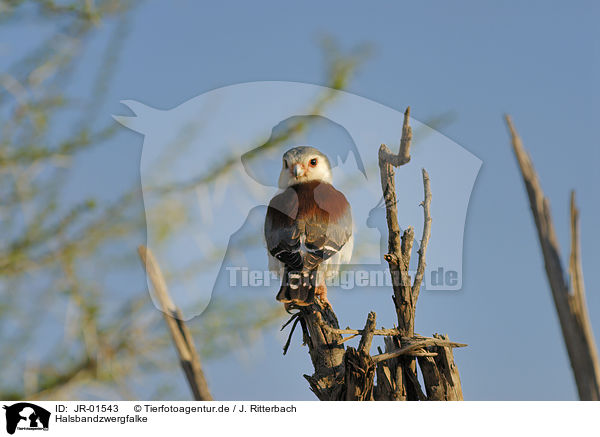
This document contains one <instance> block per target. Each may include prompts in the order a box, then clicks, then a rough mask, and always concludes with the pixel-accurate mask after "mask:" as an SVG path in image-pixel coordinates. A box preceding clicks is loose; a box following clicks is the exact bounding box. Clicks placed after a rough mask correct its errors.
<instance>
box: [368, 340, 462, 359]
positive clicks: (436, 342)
mask: <svg viewBox="0 0 600 437" xmlns="http://www.w3.org/2000/svg"><path fill="white" fill-rule="evenodd" d="M427 346H443V347H466V346H467V345H466V344H464V343H456V342H453V341H448V340H440V339H437V338H428V339H426V340H420V341H417V342H415V343H412V344H409V345H408V346H405V347H403V348H400V349H396V350H394V351H391V352H386V353H383V354H379V355H375V356H374V357H373V361H374V362H375V363H378V362H380V361H384V360H389V359H391V358H396V357H399V356H400V355H412V354H411V352H413V351H415V350H417V349H421V348H424V347H427Z"/></svg>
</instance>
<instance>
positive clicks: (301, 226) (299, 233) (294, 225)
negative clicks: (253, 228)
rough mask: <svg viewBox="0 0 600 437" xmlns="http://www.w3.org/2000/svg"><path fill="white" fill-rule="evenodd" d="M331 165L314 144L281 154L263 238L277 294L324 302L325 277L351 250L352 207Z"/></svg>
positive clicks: (281, 298) (290, 300)
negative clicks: (278, 281) (276, 274)
mask: <svg viewBox="0 0 600 437" xmlns="http://www.w3.org/2000/svg"><path fill="white" fill-rule="evenodd" d="M331 179H332V175H331V165H330V163H329V159H327V156H325V155H324V154H323V153H321V152H320V151H318V150H317V149H315V148H313V147H306V146H302V147H295V148H293V149H290V150H288V151H287V152H286V153H285V154H284V155H283V163H282V169H281V173H280V175H279V188H280V189H281V190H282V191H281V192H280V193H279V194H277V195H276V196H275V197H273V199H271V202H270V203H269V207H268V209H267V215H266V219H265V229H264V230H265V239H266V243H267V250H268V251H269V268H270V269H271V270H277V271H278V272H279V273H280V275H281V278H282V283H281V288H280V290H279V293H278V294H277V300H279V301H281V302H284V303H286V305H290V304H295V305H300V306H303V305H310V304H311V303H312V302H313V301H314V297H315V296H317V297H319V299H320V300H321V301H322V302H323V303H325V304H329V301H328V300H327V286H326V284H325V280H326V279H327V278H329V277H331V276H333V275H335V274H337V273H338V271H339V267H340V264H342V263H348V262H349V261H350V258H351V256H352V247H353V237H352V212H351V209H350V204H349V203H348V201H347V200H346V197H345V196H344V195H343V194H342V193H341V192H339V191H338V190H336V189H335V188H334V187H333V186H332V185H331Z"/></svg>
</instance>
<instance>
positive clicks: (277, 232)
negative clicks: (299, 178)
mask: <svg viewBox="0 0 600 437" xmlns="http://www.w3.org/2000/svg"><path fill="white" fill-rule="evenodd" d="M297 213H298V196H297V194H296V192H295V191H294V190H293V189H290V188H288V189H287V190H285V191H284V192H283V193H281V194H278V195H277V196H275V197H273V199H272V200H271V202H270V203H269V207H268V208H267V215H266V217H265V240H266V242H267V250H268V251H269V253H270V254H271V255H272V256H274V257H275V258H277V259H278V260H279V261H281V262H282V263H284V264H285V265H286V266H288V267H290V268H291V269H292V270H301V269H302V267H303V260H302V254H301V252H300V246H301V244H300V229H299V227H298V222H297V220H296V216H297Z"/></svg>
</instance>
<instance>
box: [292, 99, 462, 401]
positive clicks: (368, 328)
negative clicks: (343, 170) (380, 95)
mask: <svg viewBox="0 0 600 437" xmlns="http://www.w3.org/2000/svg"><path fill="white" fill-rule="evenodd" d="M409 119H410V108H407V110H406V112H405V113H404V122H403V126H402V138H401V140H400V150H399V152H398V154H393V153H392V152H391V151H390V150H389V148H388V147H387V146H386V145H385V144H382V145H381V147H380V149H379V167H380V176H381V187H382V191H383V198H384V200H385V206H386V220H387V224H388V230H389V236H388V253H387V254H386V255H385V259H386V260H387V262H388V265H389V268H390V274H391V275H392V284H393V285H392V288H393V298H392V300H393V302H394V307H395V310H396V315H397V320H398V326H397V327H395V328H393V329H376V316H375V313H374V312H371V313H369V316H368V318H367V321H366V324H365V327H364V328H363V329H361V330H359V329H350V328H346V329H340V328H339V326H338V322H337V318H336V316H335V314H334V313H333V310H332V309H331V307H330V306H329V305H326V306H323V305H322V304H321V303H320V302H317V303H316V304H314V305H312V306H310V307H301V308H298V310H299V312H300V317H301V321H302V326H303V331H304V332H305V341H306V343H307V344H308V347H309V352H310V356H311V359H312V362H313V367H314V369H315V373H314V374H313V375H312V376H308V375H304V376H305V378H306V379H307V380H308V382H309V383H310V386H311V389H312V391H313V392H314V393H315V394H316V395H317V397H318V398H319V399H321V400H373V399H375V400H426V399H428V398H432V399H433V398H438V397H439V398H440V399H450V398H452V399H455V398H460V399H462V391H461V390H460V379H459V378H458V372H457V370H456V366H455V364H454V359H453V356H452V349H451V348H453V347H462V346H466V345H464V344H461V343H455V342H450V341H449V340H448V339H447V338H440V337H433V338H426V337H421V336H415V335H414V320H415V310H416V303H417V298H418V296H419V292H420V287H421V284H422V282H423V276H424V272H425V266H426V251H427V245H428V243H429V238H430V233H431V215H430V204H431V188H430V182H429V175H428V174H427V171H425V169H423V170H422V174H423V190H424V199H423V202H422V204H421V205H422V206H423V220H424V223H423V233H422V236H421V245H420V249H419V251H418V252H417V253H418V265H417V272H416V274H415V279H414V281H412V279H411V277H410V274H409V266H410V259H411V255H412V247H413V242H414V237H415V236H414V229H413V228H412V227H409V228H408V229H406V231H404V233H402V235H401V232H400V227H399V225H398V211H397V207H396V202H397V197H396V187H395V181H394V178H395V173H394V167H397V166H400V165H403V164H406V163H408V162H409V161H410V145H411V139H412V131H411V128H410V124H409ZM411 282H412V283H411ZM342 334H349V335H350V336H349V337H346V338H343V337H342ZM358 335H360V336H361V339H360V342H359V345H358V348H356V349H355V348H353V347H348V348H346V349H344V345H343V343H344V342H346V341H348V340H350V339H352V338H355V337H356V336H358ZM375 335H383V336H385V337H384V343H385V351H382V350H381V349H379V354H378V355H375V356H373V357H372V356H371V355H370V348H371V344H372V341H373V337H374V336H375ZM416 357H418V358H419V360H420V361H421V360H423V363H424V366H425V368H426V371H428V372H429V373H428V378H427V381H429V383H426V391H427V394H425V393H424V392H423V389H422V388H421V385H420V383H419V381H418V378H417V361H416ZM375 375H376V376H377V385H374V380H375ZM436 387H439V388H436ZM434 391H435V393H434Z"/></svg>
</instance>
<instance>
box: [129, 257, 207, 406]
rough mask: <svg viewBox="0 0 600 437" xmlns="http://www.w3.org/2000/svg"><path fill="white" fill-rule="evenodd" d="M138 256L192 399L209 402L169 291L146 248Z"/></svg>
mask: <svg viewBox="0 0 600 437" xmlns="http://www.w3.org/2000/svg"><path fill="white" fill-rule="evenodd" d="M138 253H139V255H140V259H141V260H142V264H143V265H144V268H145V269H146V272H147V274H148V277H149V278H150V281H151V282H152V286H153V288H154V295H155V296H156V298H157V300H158V302H159V304H160V309H161V310H162V313H163V315H164V318H165V321H166V322H167V327H168V328H169V332H170V333H171V338H172V339H173V344H174V345H175V349H176V350H177V354H178V356H179V361H180V363H181V367H182V369H183V371H184V373H185V377H186V379H187V381H188V384H189V386H190V388H191V390H192V394H193V395H194V399H195V400H197V401H212V400H213V398H212V395H211V394H210V390H209V389H208V384H207V383H206V378H205V377H204V371H203V370H202V364H201V362H200V357H199V355H198V352H197V351H196V346H195V345H194V339H193V338H192V335H191V333H190V331H189V329H188V327H187V325H186V324H185V322H184V321H183V316H182V314H181V311H180V310H179V308H177V306H176V305H175V304H174V303H173V300H172V299H171V296H170V295H169V290H168V288H167V284H166V282H165V278H164V276H163V274H162V271H161V270H160V267H159V265H158V262H157V261H156V258H154V255H153V254H152V252H151V251H150V249H148V248H147V247H145V246H140V247H139V248H138Z"/></svg>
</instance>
